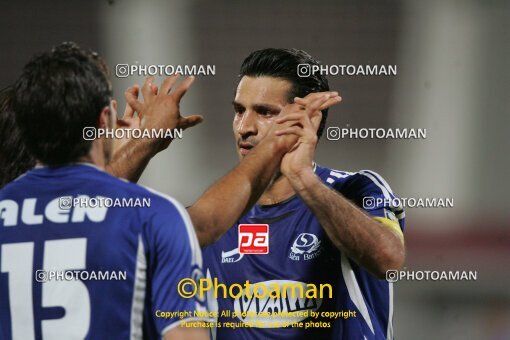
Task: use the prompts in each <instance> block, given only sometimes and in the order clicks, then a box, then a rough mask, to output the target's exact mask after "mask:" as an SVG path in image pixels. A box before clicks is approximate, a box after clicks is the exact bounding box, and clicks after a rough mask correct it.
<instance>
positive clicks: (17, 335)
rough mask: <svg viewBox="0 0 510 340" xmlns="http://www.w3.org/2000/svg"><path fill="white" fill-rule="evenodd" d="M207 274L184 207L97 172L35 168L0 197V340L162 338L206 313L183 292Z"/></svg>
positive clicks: (86, 167) (73, 167)
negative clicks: (181, 285)
mask: <svg viewBox="0 0 510 340" xmlns="http://www.w3.org/2000/svg"><path fill="white" fill-rule="evenodd" d="M77 197H80V198H81V199H83V200H81V202H83V204H78V205H74V203H73V204H72V205H69V198H71V199H76V198H77ZM86 198H109V199H112V200H115V199H117V200H119V199H120V200H124V201H120V202H122V203H120V204H119V203H118V202H119V201H113V202H111V201H110V203H108V202H106V203H104V204H97V201H96V204H95V205H94V203H93V202H92V201H89V203H88V204H86V203H85V202H86ZM142 202H144V205H142ZM147 202H149V203H147ZM112 203H113V205H112ZM201 266H202V256H201V251H200V249H199V246H198V241H197V239H196V235H195V233H194V231H193V228H192V225H191V221H190V218H189V216H188V214H187V212H186V210H185V209H184V208H183V207H182V206H181V205H180V204H179V203H178V202H177V201H175V200H174V199H172V198H169V197H166V196H164V195H162V194H158V193H156V192H153V191H150V190H149V189H146V188H143V187H141V186H138V185H135V184H132V183H128V182H126V181H123V180H119V179H117V178H115V177H113V176H111V175H109V174H107V173H105V172H103V171H101V170H100V169H98V168H96V167H94V166H91V165H85V164H76V165H69V166H64V167H57V168H47V167H40V168H35V169H33V170H31V171H29V172H28V173H26V174H25V175H23V176H22V177H20V178H18V179H17V180H16V181H14V182H12V183H10V184H9V185H7V186H6V187H5V188H3V189H2V190H1V191H0V339H11V338H14V339H23V340H30V339H41V338H42V339H141V338H142V337H143V338H150V339H157V338H160V336H161V335H162V334H164V333H165V332H166V331H167V330H169V329H171V328H172V327H176V326H178V325H179V323H180V320H181V318H190V317H193V316H194V315H193V312H194V311H195V310H200V311H203V310H205V309H204V308H205V306H204V303H203V302H200V301H198V300H195V299H183V298H181V297H180V296H179V295H178V294H177V290H176V287H177V283H178V282H179V280H181V279H182V278H188V277H197V276H200V272H201ZM176 311H180V312H188V314H180V315H177V313H175V314H174V315H171V316H169V315H168V314H166V315H167V316H168V317H166V318H165V317H157V315H159V316H162V315H164V314H162V313H164V312H176Z"/></svg>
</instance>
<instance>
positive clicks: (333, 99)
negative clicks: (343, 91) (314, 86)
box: [294, 91, 342, 110]
mask: <svg viewBox="0 0 510 340" xmlns="http://www.w3.org/2000/svg"><path fill="white" fill-rule="evenodd" d="M323 95H325V96H329V100H328V101H326V102H325V103H323V104H322V105H321V106H320V107H319V110H324V109H327V108H329V107H331V106H333V105H336V104H338V103H340V102H341V101H342V97H340V96H339V95H338V92H336V91H332V92H317V93H310V94H309V95H307V96H306V97H305V98H300V97H296V98H294V102H295V103H296V104H299V105H304V106H307V105H309V104H310V103H311V102H312V101H314V100H315V99H316V98H319V97H322V96H323Z"/></svg>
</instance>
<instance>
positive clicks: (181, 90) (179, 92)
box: [173, 76, 195, 102]
mask: <svg viewBox="0 0 510 340" xmlns="http://www.w3.org/2000/svg"><path fill="white" fill-rule="evenodd" d="M194 81H195V77H193V76H190V77H188V78H186V79H184V80H183V81H181V82H180V83H179V85H177V87H176V88H175V90H174V92H173V95H174V96H175V97H176V98H177V102H180V101H181V99H182V97H183V96H184V95H185V94H186V91H188V89H189V88H190V87H191V84H193V82H194Z"/></svg>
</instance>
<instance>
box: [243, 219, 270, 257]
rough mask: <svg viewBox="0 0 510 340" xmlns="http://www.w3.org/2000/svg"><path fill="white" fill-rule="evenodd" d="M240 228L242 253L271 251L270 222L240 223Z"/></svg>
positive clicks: (265, 252)
mask: <svg viewBox="0 0 510 340" xmlns="http://www.w3.org/2000/svg"><path fill="white" fill-rule="evenodd" d="M238 230H239V233H238V240H239V253H240V254H267V253H269V224H240V225H239V229H238Z"/></svg>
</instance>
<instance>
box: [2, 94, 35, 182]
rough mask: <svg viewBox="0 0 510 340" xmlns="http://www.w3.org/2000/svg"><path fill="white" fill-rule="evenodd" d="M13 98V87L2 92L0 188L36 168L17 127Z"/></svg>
mask: <svg viewBox="0 0 510 340" xmlns="http://www.w3.org/2000/svg"><path fill="white" fill-rule="evenodd" d="M13 96H14V90H13V87H12V86H8V87H6V88H4V89H2V90H0V140H1V141H2V149H1V151H0V188H2V187H4V186H5V185H6V184H7V183H9V182H11V181H12V180H14V179H16V178H17V177H18V176H20V175H21V174H23V173H25V172H26V171H27V170H29V169H31V168H33V167H34V166H35V159H34V158H33V157H32V155H30V153H29V152H28V150H27V148H26V146H25V143H24V142H23V140H22V138H21V133H20V131H19V129H18V126H17V125H16V118H15V116H14V110H13V109H12V102H13Z"/></svg>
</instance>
